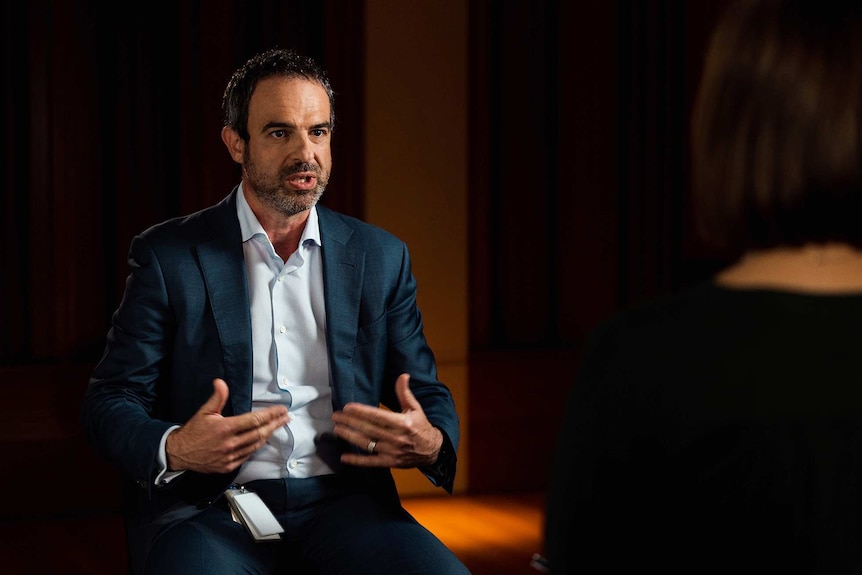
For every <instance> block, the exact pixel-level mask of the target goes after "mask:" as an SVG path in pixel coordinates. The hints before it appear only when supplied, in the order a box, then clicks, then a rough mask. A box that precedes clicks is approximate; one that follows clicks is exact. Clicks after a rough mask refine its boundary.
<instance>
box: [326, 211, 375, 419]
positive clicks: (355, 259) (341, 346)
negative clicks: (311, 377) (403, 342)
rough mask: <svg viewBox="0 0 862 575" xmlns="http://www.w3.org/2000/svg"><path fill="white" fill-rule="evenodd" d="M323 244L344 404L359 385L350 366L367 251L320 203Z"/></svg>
mask: <svg viewBox="0 0 862 575" xmlns="http://www.w3.org/2000/svg"><path fill="white" fill-rule="evenodd" d="M317 214H318V219H319V223H320V237H321V241H322V244H323V293H324V301H325V302H326V334H327V342H326V343H327V345H328V346H329V364H330V369H331V370H332V379H333V381H337V382H338V383H339V385H337V386H334V389H333V403H334V405H335V406H336V407H338V408H340V407H342V406H343V405H344V404H345V403H347V402H349V401H353V400H354V399H355V398H354V390H355V386H354V385H352V383H353V371H352V370H351V369H350V365H351V360H352V357H353V349H354V347H355V346H356V326H357V325H359V301H360V297H361V294H362V277H363V273H364V271H365V252H364V251H362V250H359V249H357V247H356V245H355V242H354V243H353V244H350V246H348V242H349V240H350V237H351V236H352V234H353V229H352V228H351V227H350V226H349V225H348V224H347V223H345V222H344V221H343V220H342V219H340V218H338V217H336V216H335V214H334V213H333V212H331V211H330V210H328V209H327V208H324V207H323V206H320V205H318V208H317Z"/></svg>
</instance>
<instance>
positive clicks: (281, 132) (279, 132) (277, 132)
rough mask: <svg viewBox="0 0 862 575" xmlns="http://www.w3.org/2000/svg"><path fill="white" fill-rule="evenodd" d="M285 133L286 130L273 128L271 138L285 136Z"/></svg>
mask: <svg viewBox="0 0 862 575" xmlns="http://www.w3.org/2000/svg"><path fill="white" fill-rule="evenodd" d="M285 134H286V132H285V131H284V130H274V131H273V132H272V137H273V138H283V137H284V136H285Z"/></svg>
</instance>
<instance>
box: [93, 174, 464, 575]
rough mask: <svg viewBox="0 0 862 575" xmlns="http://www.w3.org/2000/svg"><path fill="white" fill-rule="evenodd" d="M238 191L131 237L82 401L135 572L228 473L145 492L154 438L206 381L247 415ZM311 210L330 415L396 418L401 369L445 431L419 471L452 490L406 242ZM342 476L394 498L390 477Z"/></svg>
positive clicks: (442, 400)
mask: <svg viewBox="0 0 862 575" xmlns="http://www.w3.org/2000/svg"><path fill="white" fill-rule="evenodd" d="M236 194H237V189H236V188H235V189H234V190H233V191H232V192H231V193H230V194H229V195H228V196H227V197H226V198H225V199H224V200H222V201H221V202H219V203H218V204H217V205H215V206H212V207H210V208H207V209H204V210H202V211H200V212H197V213H195V214H192V215H190V216H186V217H182V218H176V219H172V220H169V221H166V222H164V223H161V224H159V225H156V226H154V227H152V228H150V229H148V230H147V231H145V232H144V233H142V234H140V235H139V236H137V237H135V238H134V239H133V240H132V243H131V247H130V249H129V264H130V266H131V268H132V271H131V273H130V275H129V277H128V280H127V283H126V290H125V294H124V296H123V300H122V302H121V304H120V306H119V307H118V309H117V311H116V312H115V314H114V316H113V320H112V325H111V329H110V331H109V333H108V339H107V346H106V349H105V354H104V356H103V358H102V360H101V361H100V363H99V364H98V366H97V367H96V369H95V371H94V373H93V376H92V378H91V380H90V384H89V386H88V388H87V391H86V394H85V397H84V402H83V411H82V416H83V425H84V429H85V431H86V433H87V436H88V438H89V441H90V443H91V444H92V445H93V447H94V449H95V450H96V451H97V452H98V453H99V454H100V455H102V456H103V457H105V458H106V459H107V460H108V461H110V462H111V463H113V464H114V465H116V466H117V467H118V468H119V469H120V470H121V472H122V473H123V475H124V477H126V478H127V479H128V480H129V481H128V484H129V485H130V486H132V487H131V488H130V489H129V490H128V491H129V495H130V496H129V498H128V500H127V513H128V517H127V536H128V539H129V552H130V556H131V558H132V562H133V563H134V562H137V561H139V560H140V561H141V562H142V558H143V557H145V556H146V552H147V549H148V548H149V546H150V544H151V542H152V539H153V537H155V536H156V535H157V534H158V533H159V532H161V531H162V530H163V529H165V528H167V527H169V526H170V525H172V524H174V523H175V522H177V521H180V520H182V519H184V518H187V517H189V516H191V515H193V514H194V513H196V512H197V510H199V509H202V508H203V507H205V506H206V505H209V504H211V503H212V501H213V500H215V499H216V498H217V497H218V496H219V495H220V494H221V493H222V492H223V490H224V489H225V488H226V487H227V486H228V485H229V484H230V483H231V481H232V479H233V477H235V475H236V473H232V474H225V475H206V474H199V473H194V472H186V473H185V474H183V475H182V476H180V477H179V478H178V479H176V480H175V481H173V482H171V483H170V484H168V485H167V486H164V487H154V486H153V480H154V477H155V474H156V471H157V468H156V460H157V452H158V447H159V442H160V438H161V437H162V435H163V434H164V433H165V431H166V430H167V429H168V428H169V427H170V426H172V425H175V424H182V423H183V422H185V421H187V420H188V419H189V418H191V417H192V415H194V413H195V412H196V411H197V410H198V408H200V406H201V404H203V403H204V402H205V401H206V400H207V399H208V398H209V397H210V396H211V395H212V393H213V387H212V380H213V379H214V378H216V377H220V378H222V379H224V380H225V381H226V382H227V384H228V387H229V390H230V397H229V400H228V404H227V405H226V406H225V410H224V415H234V414H240V413H244V412H247V411H250V410H251V393H252V343H251V317H250V311H249V296H248V283H247V281H246V272H245V265H244V260H243V251H242V239H241V233H240V226H239V221H238V220H237V216H236ZM317 209H318V215H319V222H320V233H321V243H322V259H323V284H324V300H325V306H326V337H327V344H328V347H329V363H330V370H331V377H332V385H333V395H332V397H333V408H334V409H341V408H342V407H343V406H344V405H345V404H346V403H347V402H360V403H365V404H368V405H375V406H376V405H378V404H379V403H382V404H383V405H385V406H387V407H389V408H391V409H393V410H395V411H399V410H400V406H399V403H398V400H397V398H396V396H395V386H394V383H395V380H396V378H397V377H398V375H399V374H401V373H409V374H410V376H411V378H410V389H411V391H412V392H413V394H414V395H415V396H416V398H417V399H418V401H419V402H420V403H421V405H422V408H423V410H424V411H425V414H426V416H427V417H428V419H429V421H430V422H431V423H432V424H433V425H434V426H436V427H438V428H439V429H440V430H441V431H442V432H443V435H444V456H443V457H442V458H441V460H440V461H439V464H440V465H438V466H435V468H434V469H433V470H431V469H423V470H422V471H423V472H424V473H425V474H426V475H427V476H428V477H429V478H430V479H431V480H432V482H434V483H435V484H437V485H440V486H441V487H443V488H444V489H446V490H447V491H449V492H450V493H451V491H452V484H453V481H454V474H455V451H456V450H457V446H458V441H459V428H458V416H457V414H456V412H455V407H454V402H453V399H452V395H451V393H450V391H449V389H448V388H447V387H446V386H445V385H443V384H442V383H441V382H440V381H438V379H437V369H436V364H435V360H434V355H433V353H432V351H431V349H430V348H429V347H428V345H427V342H426V340H425V337H424V335H423V330H422V316H421V314H420V312H419V309H418V307H417V305H416V283H415V279H414V277H413V275H412V272H411V266H410V257H409V253H408V249H407V246H406V245H405V244H404V243H403V242H402V241H401V240H399V239H398V238H397V237H395V236H394V235H392V234H390V233H388V232H386V231H384V230H382V229H380V228H378V227H375V226H372V225H370V224H367V223H365V222H361V221H359V220H357V219H354V218H350V217H347V216H344V215H342V214H338V213H336V212H333V211H331V210H329V209H327V208H325V207H323V206H318V208H317ZM336 445H337V448H338V449H355V448H353V447H351V446H348V445H346V444H343V443H341V442H337V443H336ZM340 472H341V471H340ZM343 472H345V473H350V474H352V475H353V476H354V477H355V479H356V480H357V481H359V482H362V483H364V484H365V486H366V487H367V488H368V489H372V490H374V491H375V492H377V493H380V494H381V495H382V496H383V497H389V498H390V499H391V500H392V501H394V502H397V501H398V495H397V492H396V491H395V483H394V481H393V479H392V474H391V472H390V471H389V469H386V468H368V469H366V468H350V469H347V468H345V469H344V470H343Z"/></svg>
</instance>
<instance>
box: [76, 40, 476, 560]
mask: <svg viewBox="0 0 862 575" xmlns="http://www.w3.org/2000/svg"><path fill="white" fill-rule="evenodd" d="M223 108H224V113H225V125H224V128H223V130H222V140H223V141H224V143H225V145H226V146H227V149H228V152H229V153H230V155H231V157H232V158H233V159H234V161H235V162H237V163H238V164H240V165H241V166H242V181H241V183H240V185H238V186H237V187H236V188H234V190H233V191H231V193H230V194H229V195H228V196H227V197H226V198H225V199H224V200H222V201H221V202H220V203H219V204H217V205H215V206H213V207H210V208H208V209H205V210H202V211H200V212H198V213H196V214H192V215H191V216H188V217H183V218H176V219H173V220H170V221H167V222H164V223H162V224H159V225H157V226H154V227H152V228H151V229H149V230H147V231H145V232H144V233H143V234H141V235H139V236H137V237H136V238H134V239H133V241H132V244H131V247H130V251H129V253H130V256H129V261H130V264H131V267H132V272H131V275H130V276H129V279H128V282H127V285H126V292H125V295H124V297H123V301H122V303H121V304H120V306H119V308H118V309H117V311H116V313H115V314H114V317H113V321H112V327H111V330H110V332H109V334H108V342H107V347H106V350H105V354H104V357H103V358H102V360H101V362H100V363H99V365H98V366H97V367H96V369H95V371H94V373H93V376H92V378H91V380H90V385H89V387H88V389H87V392H86V395H85V398H84V406H83V423H84V427H85V429H86V431H87V435H88V438H89V440H90V442H91V443H92V444H93V446H94V447H95V449H96V450H97V451H98V452H99V453H100V454H101V455H102V456H104V457H105V458H106V459H107V460H109V461H110V462H112V463H114V464H115V465H117V466H118V467H119V469H120V470H121V471H122V472H123V474H124V476H125V477H127V478H129V479H130V480H131V481H130V488H129V490H128V491H129V493H128V499H129V501H127V508H128V518H127V538H128V542H129V558H130V564H131V566H132V569H133V571H134V572H135V573H153V574H155V573H159V574H165V573H207V574H218V573H224V574H231V575H233V574H235V573H240V572H242V573H260V574H264V573H282V572H292V573H311V572H313V573H320V574H327V573H347V572H350V573H360V574H361V573H369V574H370V573H374V574H378V575H379V574H386V573H392V574H393V575H394V574H399V575H401V574H403V573H416V574H428V575H431V574H462V573H467V570H466V568H465V567H464V566H463V565H462V564H461V563H460V561H458V560H457V559H456V558H455V556H454V555H453V554H452V553H451V552H450V551H449V550H448V549H447V548H446V547H445V546H444V545H443V544H442V543H441V542H440V541H439V540H438V539H437V538H436V537H434V536H433V535H432V534H431V533H430V532H428V531H427V530H426V529H424V528H423V527H422V526H421V525H419V524H418V523H417V522H416V521H415V520H414V519H413V518H412V517H411V516H410V515H409V514H408V513H407V512H406V511H405V510H404V509H403V508H402V507H401V505H400V501H399V498H398V494H397V491H396V488H395V483H394V481H393V478H392V475H391V472H390V468H392V467H398V468H409V467H417V468H419V469H420V470H421V471H422V472H423V473H424V474H425V475H426V476H427V477H428V478H429V479H430V480H431V481H432V482H433V483H434V484H435V485H438V486H441V487H442V488H444V489H445V490H446V491H448V492H450V493H451V491H452V485H453V481H454V474H455V463H456V450H457V446H458V439H459V430H458V417H457V414H456V412H455V408H454V402H453V399H452V395H451V393H450V392H449V390H448V389H447V388H446V386H444V385H443V384H442V383H440V382H439V381H438V380H437V372H436V365H435V361H434V356H433V353H432V352H431V350H430V349H429V347H428V345H427V342H426V340H425V337H424V335H423V331H422V318H421V314H420V312H419V310H418V308H417V306H416V284H415V280H414V278H413V276H412V273H411V266H410V258H409V253H408V250H407V247H406V246H405V245H404V243H403V242H401V241H400V240H399V239H397V238H396V237H394V236H392V235H391V234H389V233H387V232H385V231H383V230H381V229H379V228H376V227H373V226H371V225H369V224H366V223H363V222H360V221H358V220H355V219H353V218H349V217H346V216H343V215H341V214H337V213H335V212H333V211H331V210H328V209H326V208H325V207H323V206H318V205H317V202H318V200H319V198H320V197H321V195H322V194H323V191H324V188H325V187H326V184H327V182H328V179H329V175H330V171H331V166H332V158H331V155H330V140H331V136H332V129H333V123H334V110H333V92H332V88H331V87H330V84H329V80H328V79H327V77H326V74H325V72H324V71H323V70H322V69H321V68H320V67H319V66H318V65H317V64H316V63H315V62H314V61H313V60H311V59H308V58H305V57H302V56H300V55H298V54H296V53H294V52H292V51H289V50H270V51H267V52H264V53H262V54H259V55H257V56H255V57H253V58H252V59H251V60H249V61H248V62H247V63H246V64H245V65H243V66H242V67H241V68H240V69H239V70H237V71H236V72H235V73H234V75H233V77H232V78H231V80H230V82H229V83H228V86H227V88H226V90H225V94H224V99H223ZM379 404H382V405H384V406H385V407H386V408H381V407H378V406H379ZM230 486H234V487H236V486H240V489H241V490H243V491H250V492H254V493H257V494H258V495H259V496H260V498H261V500H262V501H263V503H264V504H265V505H266V506H267V507H268V508H269V509H270V510H271V512H272V513H273V514H274V517H275V519H277V521H278V523H280V525H281V527H282V528H283V529H284V532H283V533H282V534H281V536H280V538H278V539H277V541H276V542H256V541H255V539H254V538H253V537H252V536H251V535H250V534H249V533H248V532H247V531H246V528H245V527H244V526H243V524H241V523H240V522H238V521H237V520H235V519H234V518H233V517H232V513H231V509H230V508H229V505H228V503H227V500H228V498H227V497H225V495H224V493H225V490H226V489H228V488H229V487H230ZM237 492H240V491H233V492H232V493H237Z"/></svg>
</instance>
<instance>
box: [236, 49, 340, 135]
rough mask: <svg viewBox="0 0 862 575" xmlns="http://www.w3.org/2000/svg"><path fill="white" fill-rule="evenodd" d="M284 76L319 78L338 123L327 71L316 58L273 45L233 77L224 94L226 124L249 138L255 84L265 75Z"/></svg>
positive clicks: (317, 79) (331, 111)
mask: <svg viewBox="0 0 862 575" xmlns="http://www.w3.org/2000/svg"><path fill="white" fill-rule="evenodd" d="M273 76H280V77H284V78H304V79H306V80H310V81H312V82H316V83H318V84H320V86H321V87H323V89H324V90H326V95H327V96H329V110H330V116H329V123H330V125H331V127H333V128H334V127H335V95H334V93H333V92H332V86H330V84H329V78H328V77H327V75H326V71H325V70H324V69H323V68H322V67H321V66H320V65H319V64H318V63H317V62H315V61H314V60H313V59H312V58H309V57H307V56H302V55H300V54H298V53H296V52H295V51H293V50H288V49H281V48H273V49H271V50H267V51H266V52H261V53H260V54H257V55H256V56H253V57H252V58H251V59H250V60H248V61H247V62H246V63H245V64H243V65H242V67H240V68H239V69H238V70H237V71H236V72H234V73H233V75H232V76H231V78H230V81H229V82H228V84H227V87H226V88H225V91H224V96H223V97H222V111H223V112H224V125H225V126H228V127H230V128H232V129H233V130H235V131H236V133H238V134H239V135H240V137H241V138H242V139H243V140H245V141H248V138H249V135H248V104H249V102H250V101H251V95H252V94H253V93H254V89H255V86H257V83H258V82H260V81H261V80H263V79H266V78H271V77H273Z"/></svg>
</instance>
